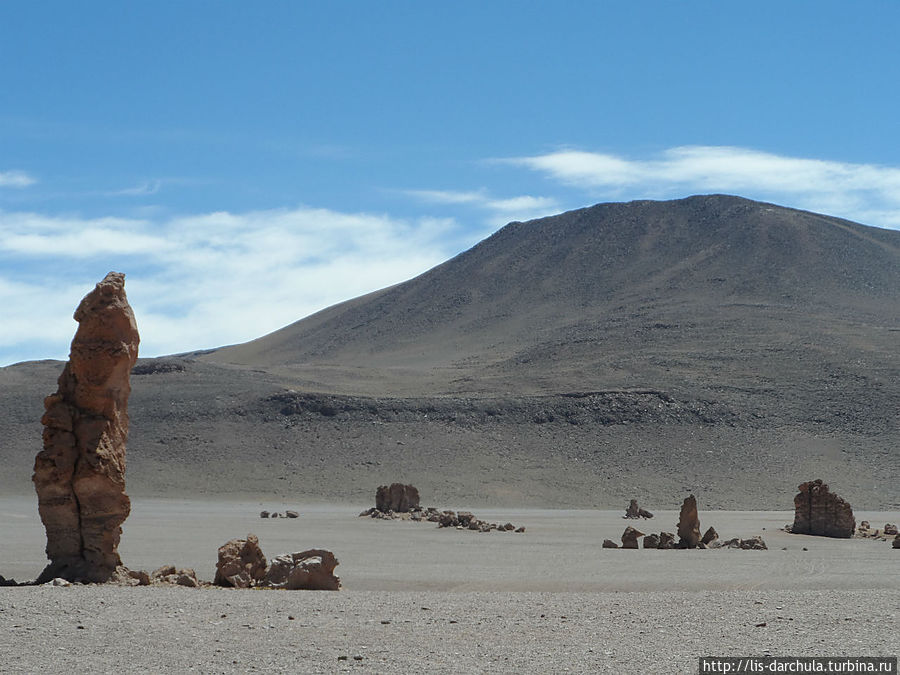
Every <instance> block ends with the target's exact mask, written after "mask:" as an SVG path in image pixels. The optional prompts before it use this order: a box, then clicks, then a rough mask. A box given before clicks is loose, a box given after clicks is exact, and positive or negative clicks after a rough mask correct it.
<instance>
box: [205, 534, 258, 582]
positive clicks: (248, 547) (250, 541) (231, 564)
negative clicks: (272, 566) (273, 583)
mask: <svg viewBox="0 0 900 675" xmlns="http://www.w3.org/2000/svg"><path fill="white" fill-rule="evenodd" d="M265 575H266V556H264V555H263V552H262V550H261V549H260V548H259V539H257V537H256V535H253V534H248V535H247V538H246V539H232V540H231V541H228V542H225V543H224V544H223V545H222V546H220V547H219V560H218V562H217V563H216V576H215V579H213V583H214V584H215V585H216V586H233V587H234V588H250V586H253V585H254V584H255V583H256V582H258V581H259V580H261V579H262V578H263V577H265Z"/></svg>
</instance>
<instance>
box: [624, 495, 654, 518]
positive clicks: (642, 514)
mask: <svg viewBox="0 0 900 675" xmlns="http://www.w3.org/2000/svg"><path fill="white" fill-rule="evenodd" d="M625 517H626V518H652V517H653V514H652V513H650V512H649V511H647V510H645V509H642V508H641V507H640V506H638V502H637V499H632V500H631V501H630V502H629V503H628V508H627V509H625Z"/></svg>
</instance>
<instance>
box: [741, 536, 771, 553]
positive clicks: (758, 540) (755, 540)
mask: <svg viewBox="0 0 900 675" xmlns="http://www.w3.org/2000/svg"><path fill="white" fill-rule="evenodd" d="M740 547H741V548H742V549H744V550H745V551H768V550H769V547H768V546H766V542H764V541H763V539H762V537H760V536H755V537H750V538H749V539H742V540H741V543H740Z"/></svg>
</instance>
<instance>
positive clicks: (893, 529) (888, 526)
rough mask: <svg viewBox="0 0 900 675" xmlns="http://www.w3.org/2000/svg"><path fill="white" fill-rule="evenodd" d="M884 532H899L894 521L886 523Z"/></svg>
mask: <svg viewBox="0 0 900 675" xmlns="http://www.w3.org/2000/svg"><path fill="white" fill-rule="evenodd" d="M884 533H885V534H897V526H896V525H894V524H892V523H885V526H884Z"/></svg>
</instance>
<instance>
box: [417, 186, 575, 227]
mask: <svg viewBox="0 0 900 675" xmlns="http://www.w3.org/2000/svg"><path fill="white" fill-rule="evenodd" d="M403 193H404V194H406V195H409V196H410V197H414V198H416V199H418V200H419V201H422V202H426V203H431V204H444V205H467V206H471V207H473V208H477V209H481V210H483V211H486V212H487V213H488V218H487V222H488V224H489V225H490V226H491V227H496V226H498V225H505V224H506V223H508V222H509V221H511V220H531V219H532V218H540V217H541V216H548V215H551V214H553V213H556V212H557V211H558V210H559V203H558V202H557V201H556V200H555V199H553V198H552V197H534V196H531V195H520V196H517V197H507V198H497V197H493V196H491V194H490V193H489V192H488V191H487V190H485V189H481V190H473V191H456V190H404V191H403Z"/></svg>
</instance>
